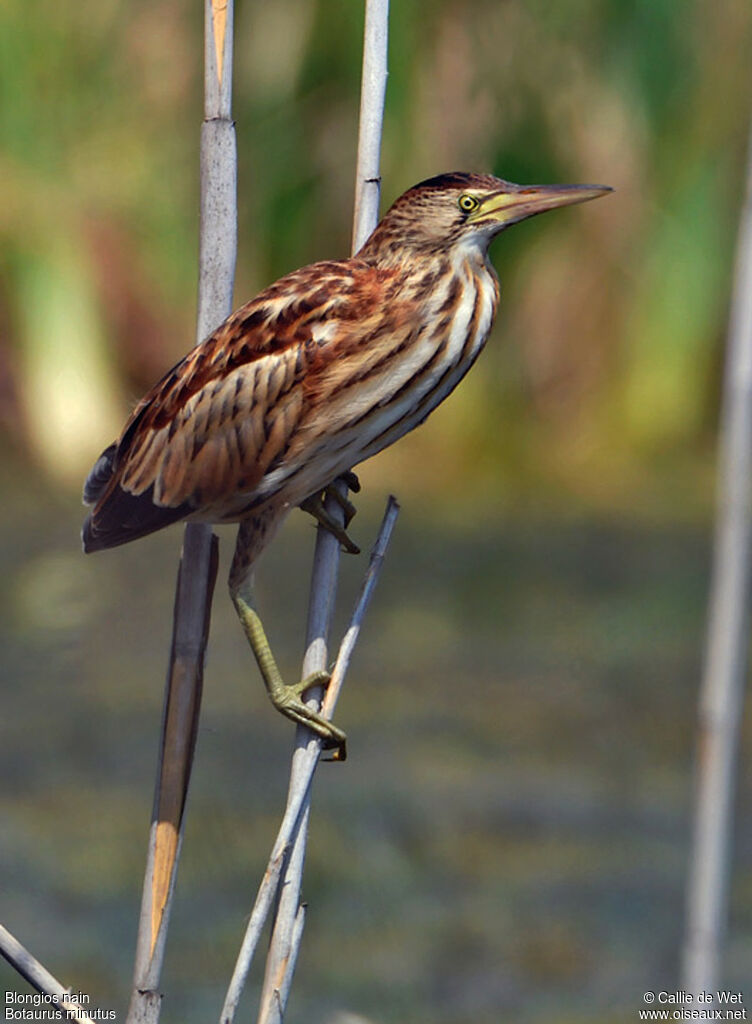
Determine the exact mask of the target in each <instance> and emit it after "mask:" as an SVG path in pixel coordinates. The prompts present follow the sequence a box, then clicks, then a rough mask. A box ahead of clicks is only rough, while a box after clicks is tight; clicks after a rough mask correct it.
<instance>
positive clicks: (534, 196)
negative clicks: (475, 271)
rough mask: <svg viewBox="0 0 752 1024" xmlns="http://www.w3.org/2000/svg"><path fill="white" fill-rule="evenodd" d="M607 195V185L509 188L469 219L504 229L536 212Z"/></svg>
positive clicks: (496, 195)
mask: <svg viewBox="0 0 752 1024" xmlns="http://www.w3.org/2000/svg"><path fill="white" fill-rule="evenodd" d="M608 192H613V189H612V188H610V187H609V186H608V185H512V186H511V187H510V190H509V191H506V190H504V191H503V192H497V193H496V194H495V195H492V196H489V198H488V199H486V200H484V201H483V202H482V203H481V205H480V206H479V207H478V209H477V210H476V212H475V213H474V214H473V215H472V217H470V218H468V220H475V221H485V222H489V221H492V222H495V223H497V224H498V225H499V226H500V227H506V226H507V225H508V224H516V223H517V222H518V221H521V220H525V219H526V218H527V217H533V216H535V214H536V213H545V211H546V210H555V209H556V208H557V207H558V206H572V205H574V204H575V203H586V202H588V200H590V199H597V198H598V197H599V196H604V195H606V194H607V193H608Z"/></svg>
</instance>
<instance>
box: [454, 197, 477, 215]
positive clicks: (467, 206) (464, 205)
mask: <svg viewBox="0 0 752 1024" xmlns="http://www.w3.org/2000/svg"><path fill="white" fill-rule="evenodd" d="M458 205H459V208H460V209H461V210H462V212H463V213H472V212H473V210H477V209H478V207H479V206H480V203H479V202H478V200H477V199H476V198H475V196H469V195H464V196H460V198H459V200H458Z"/></svg>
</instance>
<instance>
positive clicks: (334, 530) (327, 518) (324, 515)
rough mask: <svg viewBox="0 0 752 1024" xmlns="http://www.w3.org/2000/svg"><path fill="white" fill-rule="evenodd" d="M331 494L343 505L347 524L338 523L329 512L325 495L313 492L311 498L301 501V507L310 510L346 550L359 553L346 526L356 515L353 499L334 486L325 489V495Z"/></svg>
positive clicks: (353, 553) (355, 553) (352, 553)
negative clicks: (349, 498)
mask: <svg viewBox="0 0 752 1024" xmlns="http://www.w3.org/2000/svg"><path fill="white" fill-rule="evenodd" d="M329 494H331V496H332V497H333V498H334V499H335V500H336V501H337V502H338V504H339V505H340V506H341V508H342V511H343V512H344V514H345V526H342V525H341V524H340V523H338V522H337V520H336V519H334V518H333V516H332V515H331V514H330V513H329V512H327V510H326V507H325V506H324V497H322V495H321V494H312V495H311V496H310V498H306V500H305V501H301V503H300V508H302V509H303V511H304V512H308V513H309V515H312V516H313V518H314V519H315V520H316V521H317V522H318V523H319V524H320V525H321V526H323V527H324V529H326V530H328V531H329V533H331V534H333V535H334V536H335V537H336V538H337V540H338V541H339V542H340V544H341V545H342V547H343V548H344V549H345V551H347V552H348V553H349V554H351V555H359V554H360V548H359V547H358V545H357V544H355V543H354V542H353V541H352V540H350V537H349V536H348V534H347V530H346V528H345V527H346V526H348V525H349V523H350V520H351V519H352V517H353V516H354V515H355V512H356V508H355V506H354V505H353V503H352V502H351V501H349V500H348V499H347V498H346V497H344V496H343V495H341V494H339V493H338V492H337V491H336V490H335V489H334V488H332V489H329V488H327V490H326V491H324V495H329Z"/></svg>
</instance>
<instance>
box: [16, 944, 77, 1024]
mask: <svg viewBox="0 0 752 1024" xmlns="http://www.w3.org/2000/svg"><path fill="white" fill-rule="evenodd" d="M0 954H1V955H2V956H3V957H4V958H5V959H6V960H7V961H8V963H9V964H10V965H11V967H13V968H15V970H16V971H18V973H19V974H20V975H21V977H22V978H24V979H25V980H26V981H28V983H29V984H30V985H31V986H32V988H35V989H36V990H37V992H39V993H40V994H41V995H43V996H48V997H49V998H50V1000H52V999H54V1000H56V1002H54V1003H53V1002H50V1003H48V1004H45V1005H44V1006H43V1007H34V1008H33V1009H32V1011H31V1012H34V1013H36V1012H39V1013H44V1012H47V1011H48V1010H54V1009H57V1011H58V1013H59V1014H60V1016H61V1018H62V1017H64V1019H65V1020H68V1021H74V1022H75V1024H93V1022H94V1018H93V1017H90V1016H89V1015H88V1014H87V1013H86V1012H85V1011H84V1010H82V1009H81V1005H80V1003H76V1002H72V1001H70V1000H69V999H67V998H66V997H67V996H68V995H70V993H71V990H70V989H69V988H65V986H64V985H61V984H60V982H59V981H58V980H57V978H55V977H53V976H52V975H51V974H50V972H49V971H48V970H47V968H46V967H43V966H42V964H40V962H39V961H38V960H37V959H36V957H35V956H32V954H31V953H30V952H29V951H28V949H26V947H25V946H22V945H21V943H20V942H19V941H18V939H17V938H15V936H13V935H11V933H10V932H9V931H8V930H7V928H3V926H2V925H0ZM6 1006H7V1007H8V1008H9V1009H12V1004H10V1003H8V1002H7V1000H6Z"/></svg>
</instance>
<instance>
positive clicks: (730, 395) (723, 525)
mask: <svg viewBox="0 0 752 1024" xmlns="http://www.w3.org/2000/svg"><path fill="white" fill-rule="evenodd" d="M751 486H752V133H751V134H750V144H749V151H748V157H747V191H746V199H745V203H744V207H743V209H742V213H741V220H740V226H739V241H738V246H737V256H736V273H735V282H734V294H733V299H732V305H731V317H730V322H729V329H728V341H727V357H726V373H725V380H724V388H723V403H722V412H721V430H720V438H719V470H718V485H717V512H716V526H715V541H714V552H713V570H712V579H711V587H710V602H709V610H708V635H707V650H706V657H705V666H704V671H703V679H702V688H701V693H700V708H699V730H698V748H697V769H696V785H697V791H696V797H695V823H694V836H693V849H692V862H691V868H690V876H689V882H688V887H687V922H686V934H685V946H684V964H683V981H682V984H683V986H684V988H685V989H686V991H688V992H690V993H699V992H704V991H706V992H717V991H718V989H719V988H720V987H721V982H720V965H721V950H722V945H723V939H724V933H725V930H726V920H727V916H728V886H729V867H730V851H729V846H730V840H731V832H732V818H733V801H734V788H735V777H736V773H737V758H738V749H739V731H740V727H741V713H742V702H743V695H744V683H745V679H746V672H747V662H748V652H749V609H750V557H751V555H752V528H751V514H752V493H751V491H750V488H751ZM703 1006H706V1008H708V1009H710V1004H703Z"/></svg>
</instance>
